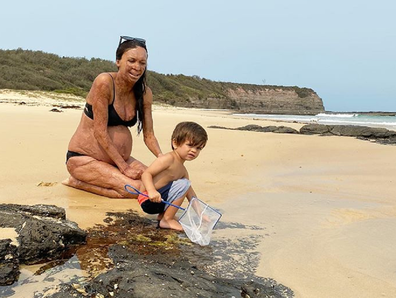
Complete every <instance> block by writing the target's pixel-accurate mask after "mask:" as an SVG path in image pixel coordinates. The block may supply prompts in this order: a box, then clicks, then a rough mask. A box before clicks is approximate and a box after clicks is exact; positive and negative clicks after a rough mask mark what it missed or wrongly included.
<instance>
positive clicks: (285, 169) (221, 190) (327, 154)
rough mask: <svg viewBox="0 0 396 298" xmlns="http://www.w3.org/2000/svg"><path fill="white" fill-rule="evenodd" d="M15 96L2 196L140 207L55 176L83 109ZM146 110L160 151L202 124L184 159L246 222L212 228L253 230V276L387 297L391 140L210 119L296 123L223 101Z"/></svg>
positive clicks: (202, 191) (77, 214) (8, 116)
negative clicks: (258, 128)
mask: <svg viewBox="0 0 396 298" xmlns="http://www.w3.org/2000/svg"><path fill="white" fill-rule="evenodd" d="M12 96H14V95H12ZM12 96H11V95H10V94H8V95H7V96H4V97H3V98H7V100H5V99H4V100H3V101H2V97H1V96H0V135H1V146H0V168H1V175H0V203H17V204H54V205H57V206H60V207H64V208H65V209H66V212H67V218H68V219H70V220H72V221H75V222H77V223H78V224H79V226H80V227H81V228H87V227H92V226H93V225H95V223H102V221H103V219H104V218H105V214H106V212H108V211H126V210H129V209H133V210H140V209H139V206H138V204H137V201H135V200H114V199H108V198H105V197H100V196H97V195H93V194H90V193H86V192H83V191H79V190H76V189H72V188H69V187H66V186H64V185H62V184H61V181H62V180H64V179H65V178H67V177H68V173H67V171H66V167H65V155H66V150H67V145H68V142H69V139H70V137H71V136H72V134H73V133H74V130H75V129H76V127H77V124H78V122H79V119H80V117H81V114H82V110H81V109H63V110H62V112H61V113H57V112H50V109H51V108H52V107H51V103H50V102H49V103H48V104H39V103H38V102H40V99H36V100H32V101H31V102H30V101H29V96H27V97H26V98H23V99H21V95H18V96H16V95H15V98H14V97H12ZM11 97H12V98H14V99H15V100H9V98H11ZM12 101H14V102H12ZM21 101H24V102H25V103H27V104H23V105H21V104H18V103H19V102H21ZM42 102H44V101H42ZM153 117H154V127H155V132H156V135H157V138H158V140H159V142H160V145H161V148H162V150H163V151H168V150H170V135H171V133H172V130H173V128H174V127H175V125H176V124H177V123H178V122H180V121H186V120H190V121H195V122H198V123H200V124H201V125H202V126H204V127H205V128H206V130H207V132H208V135H209V141H208V144H207V146H206V148H205V149H204V150H203V151H202V153H201V155H200V157H199V158H198V159H197V160H196V161H193V162H190V163H187V164H186V166H187V167H188V169H189V172H190V176H191V180H192V183H193V185H194V189H195V190H196V192H197V194H198V195H199V197H200V198H201V199H202V200H204V201H205V202H207V203H208V204H209V205H211V206H213V207H216V208H219V209H220V210H221V211H222V212H223V217H222V221H224V222H232V223H240V224H241V225H245V226H247V227H252V228H250V229H243V228H234V229H221V230H218V231H215V234H214V236H213V238H214V239H230V240H231V241H238V239H240V238H241V237H256V239H259V240H258V242H257V245H256V246H255V247H254V249H252V251H249V252H246V254H253V253H257V255H258V256H259V257H258V259H257V266H255V270H256V275H258V276H262V277H270V278H273V279H275V280H276V281H277V282H279V283H282V284H283V285H285V286H287V287H289V288H291V289H292V290H293V291H294V293H295V296H296V297H303V298H318V297H321V298H326V297H329V298H334V297H337V298H338V297H342V298H344V297H345V298H349V297H350V298H355V297H359V298H364V297H367V298H374V297H396V270H395V268H396V253H395V247H396V234H395V232H394V231H395V230H396V199H395V191H396V163H395V162H394V159H395V156H396V155H395V154H396V147H395V146H386V145H380V144H375V143H370V142H368V141H363V140H358V139H354V138H348V137H335V136H332V137H323V136H308V135H290V134H275V133H259V132H247V131H236V130H224V129H214V128H208V127H209V126H212V125H217V126H224V127H229V128H236V127H240V126H244V125H247V124H258V125H262V126H265V125H285V126H289V127H293V128H296V129H299V128H300V127H301V126H302V124H299V123H280V122H270V121H264V120H249V119H243V118H238V117H236V116H232V115H230V114H229V113H228V112H226V111H207V110H193V109H181V108H170V107H164V106H154V112H153ZM132 134H133V136H134V148H133V156H134V157H136V158H138V159H140V160H141V161H142V162H144V163H145V164H150V163H151V162H152V161H153V159H154V156H153V155H152V154H151V153H150V152H149V150H148V149H147V148H146V147H145V145H144V143H143V138H142V136H137V135H136V129H135V128H132ZM142 215H143V213H142ZM253 227H255V228H253ZM0 236H1V237H4V236H5V235H0ZM240 257H243V256H240Z"/></svg>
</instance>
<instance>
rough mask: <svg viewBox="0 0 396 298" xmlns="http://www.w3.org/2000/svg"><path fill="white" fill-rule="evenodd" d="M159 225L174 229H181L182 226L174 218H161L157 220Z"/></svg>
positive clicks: (163, 227)
mask: <svg viewBox="0 0 396 298" xmlns="http://www.w3.org/2000/svg"><path fill="white" fill-rule="evenodd" d="M159 227H160V228H162V229H172V230H176V231H183V227H182V226H181V224H179V222H178V221H177V220H175V219H173V218H172V219H168V220H166V219H165V218H162V219H161V220H160V222H159Z"/></svg>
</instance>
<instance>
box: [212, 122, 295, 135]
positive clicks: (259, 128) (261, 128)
mask: <svg viewBox="0 0 396 298" xmlns="http://www.w3.org/2000/svg"><path fill="white" fill-rule="evenodd" d="M209 128H219V129H229V130H246V131H257V132H273V133H291V134H297V133H299V132H298V130H295V129H294V128H291V127H288V126H283V125H281V126H275V125H270V126H260V125H256V124H249V125H245V126H241V127H238V128H227V127H224V126H217V125H212V126H209Z"/></svg>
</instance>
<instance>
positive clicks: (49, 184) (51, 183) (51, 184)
mask: <svg viewBox="0 0 396 298" xmlns="http://www.w3.org/2000/svg"><path fill="white" fill-rule="evenodd" d="M57 183H58V182H44V181H41V182H39V183H37V186H54V185H56V184H57Z"/></svg>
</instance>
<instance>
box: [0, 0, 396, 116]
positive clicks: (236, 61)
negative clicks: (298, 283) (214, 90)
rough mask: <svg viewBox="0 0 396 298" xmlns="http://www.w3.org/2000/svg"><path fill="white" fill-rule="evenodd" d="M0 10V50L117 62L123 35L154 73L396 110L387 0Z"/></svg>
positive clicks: (394, 45)
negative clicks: (137, 43) (141, 42)
mask: <svg viewBox="0 0 396 298" xmlns="http://www.w3.org/2000/svg"><path fill="white" fill-rule="evenodd" d="M1 7H2V9H1V10H2V17H1V18H0V49H3V50H8V49H17V48H22V49H25V50H40V51H43V52H47V53H53V54H57V55H59V56H67V57H85V58H87V59H90V58H101V59H105V60H111V61H115V50H116V48H117V46H118V42H119V36H120V35H128V36H133V37H141V38H144V39H146V40H147V47H148V52H149V60H148V69H149V70H152V71H155V72H158V73H162V74H184V75H188V76H192V75H196V76H199V77H201V78H206V79H209V80H213V81H221V82H234V83H247V84H257V85H263V84H267V85H280V86H298V87H307V88H311V89H313V90H314V91H315V92H316V93H317V94H318V95H319V97H320V98H322V100H323V103H324V106H325V109H326V110H327V111H344V112H348V111H396V17H395V12H396V1H394V0H377V1H373V0H372V1H368V0H332V1H318V0H244V1H235V0H199V1H188V0H174V1H172V0H168V1H165V0H153V1H151V0H145V1H143V0H141V1H134V0H128V1H124V0H114V1H108V0H107V1H102V0H68V1H63V0H58V1H54V0H36V1H31V0H21V1H19V0H14V1H6V2H4V3H2V5H1ZM154 96H155V95H154ZM154 98H155V97H154Z"/></svg>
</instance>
